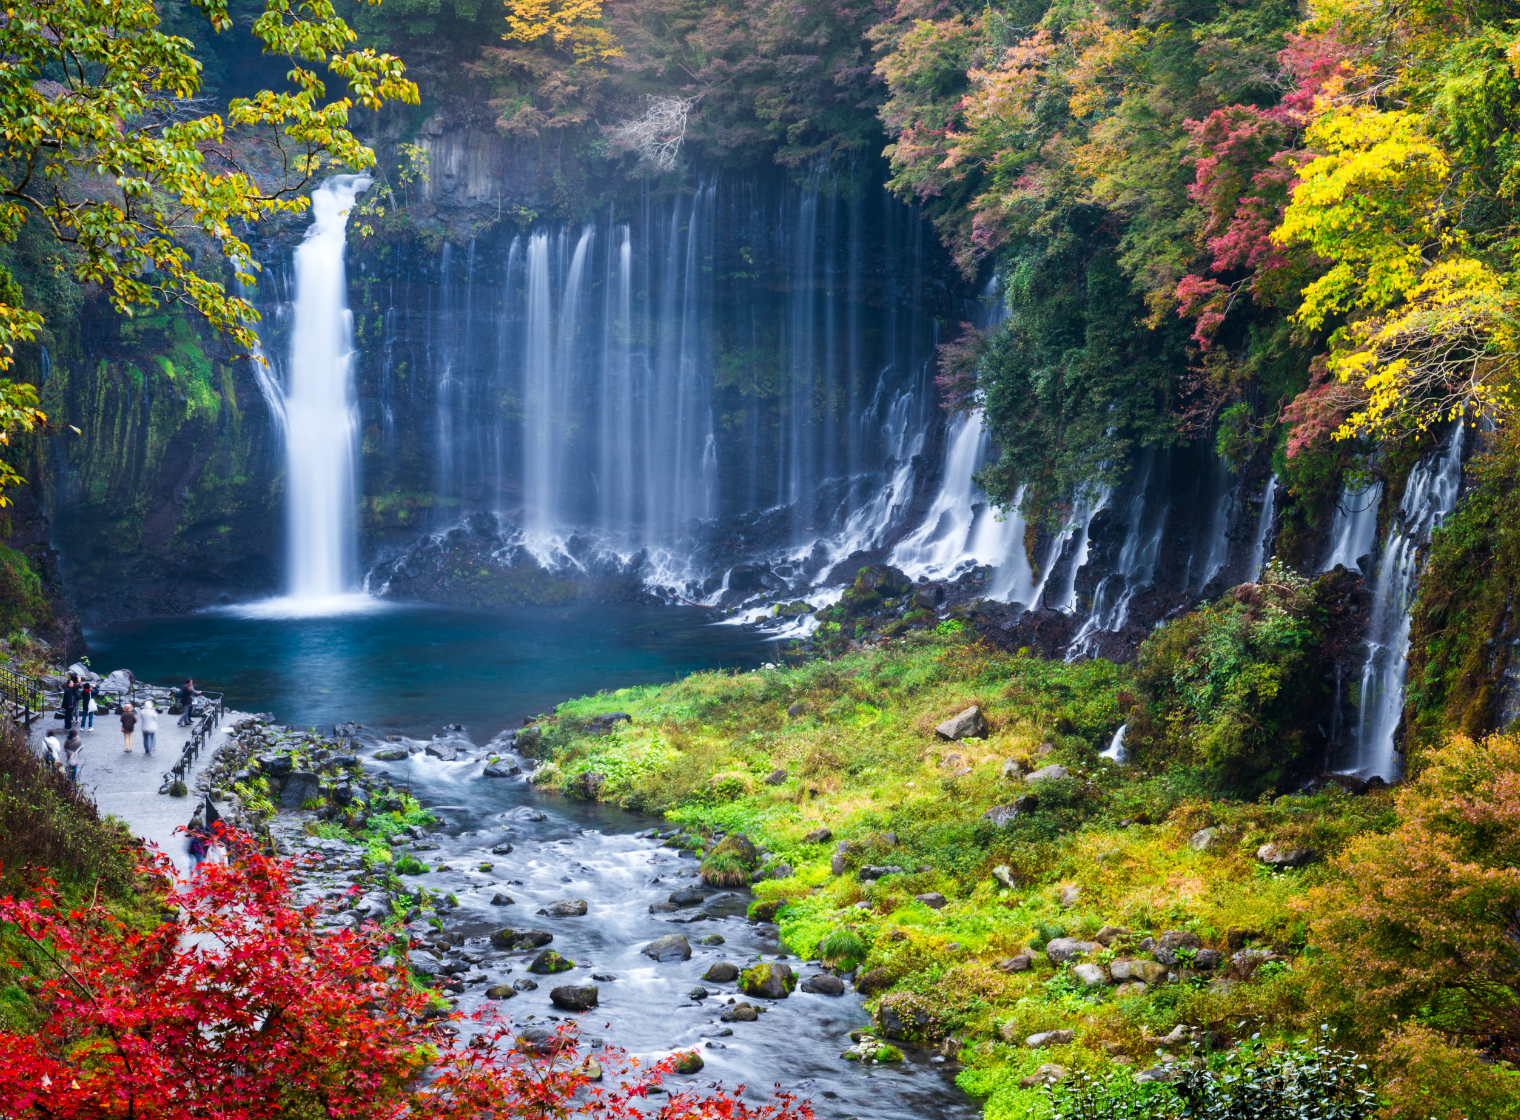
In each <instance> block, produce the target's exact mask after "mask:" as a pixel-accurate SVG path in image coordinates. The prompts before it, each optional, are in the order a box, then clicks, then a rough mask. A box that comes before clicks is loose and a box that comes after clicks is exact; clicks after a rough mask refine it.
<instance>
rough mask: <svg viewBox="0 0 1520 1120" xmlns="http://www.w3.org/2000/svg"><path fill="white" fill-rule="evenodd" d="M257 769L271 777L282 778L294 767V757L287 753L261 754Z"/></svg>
mask: <svg viewBox="0 0 1520 1120" xmlns="http://www.w3.org/2000/svg"><path fill="white" fill-rule="evenodd" d="M259 769H260V770H262V771H263V772H264V773H266V774H268V775H269V776H270V777H271V778H283V777H284V776H285V775H286V774H289V773H290V772H291V770H293V769H295V759H293V758H291V757H290V755H288V754H261V755H259Z"/></svg>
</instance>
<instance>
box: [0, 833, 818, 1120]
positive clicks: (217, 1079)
mask: <svg viewBox="0 0 1520 1120" xmlns="http://www.w3.org/2000/svg"><path fill="white" fill-rule="evenodd" d="M243 839H244V838H241V837H239V836H237V835H233V836H232V837H231V840H232V841H233V844H234V846H235V847H237V846H243V847H245V848H246V845H241V841H242V840H243ZM141 870H142V874H143V875H144V877H145V880H146V881H147V882H149V883H152V884H153V885H154V887H155V889H156V890H158V891H160V892H162V893H161V896H160V897H161V898H162V900H163V902H164V905H165V907H166V909H165V911H164V918H163V920H162V921H160V922H158V923H156V924H151V925H150V926H149V927H148V928H136V927H134V926H133V925H131V924H130V923H128V922H125V921H123V920H122V919H120V918H119V917H117V916H115V915H114V914H113V913H111V912H110V911H108V910H107V909H106V908H105V907H103V906H101V905H99V904H89V905H83V906H79V907H74V908H70V907H67V906H66V905H65V904H64V903H63V900H62V897H61V895H60V893H59V891H58V890H57V889H56V887H55V886H54V885H53V884H51V883H43V884H42V885H41V886H39V887H37V888H36V889H35V890H33V891H31V892H30V893H29V894H27V895H25V896H24V897H7V898H5V899H3V900H0V922H4V923H6V924H7V925H8V926H10V927H13V929H12V930H11V932H12V933H13V934H14V936H12V937H11V938H10V941H11V943H12V944H19V945H21V946H23V950H22V951H21V952H18V953H17V954H16V956H17V958H18V959H14V960H11V961H9V962H8V965H7V968H8V971H9V973H10V975H9V976H8V977H6V979H7V980H8V981H9V982H12V983H15V984H17V985H18V986H20V987H22V988H23V989H24V990H25V991H27V992H28V993H29V994H30V996H31V997H32V998H33V1000H34V1001H35V1004H36V1007H37V1010H38V1012H39V1024H40V1025H39V1026H38V1028H37V1030H36V1031H35V1033H30V1034H23V1033H11V1032H6V1033H0V1115H4V1116H7V1117H21V1116H35V1117H47V1118H56V1120H104V1118H106V1117H113V1118H114V1117H123V1118H126V1117H132V1118H144V1120H146V1118H150V1117H151V1118H153V1120H179V1118H186V1120H188V1118H190V1117H198V1118H199V1117H217V1118H224V1120H256V1118H261V1117H276V1116H278V1117H342V1118H345V1120H380V1118H390V1117H402V1116H408V1117H429V1118H438V1120H445V1118H461V1120H462V1118H465V1117H470V1118H475V1117H487V1116H490V1117H495V1118H506V1117H551V1116H552V1117H568V1116H588V1117H598V1118H607V1120H614V1118H622V1117H636V1116H640V1117H661V1118H666V1120H676V1118H681V1120H687V1118H690V1120H698V1118H706V1117H734V1118H755V1120H760V1118H774V1120H791V1118H796V1120H807V1118H809V1117H811V1115H812V1113H811V1111H810V1109H809V1108H808V1106H807V1105H806V1104H805V1103H802V1104H798V1103H795V1102H793V1101H792V1100H791V1098H789V1097H781V1098H778V1100H776V1101H775V1102H773V1103H771V1104H768V1105H764V1106H759V1107H751V1106H749V1105H746V1104H744V1103H743V1102H741V1101H739V1100H737V1099H736V1098H734V1097H731V1096H728V1095H724V1094H722V1093H719V1094H718V1095H716V1096H714V1097H711V1098H707V1099H702V1100H698V1099H695V1098H694V1097H692V1096H690V1095H687V1094H682V1093H677V1094H673V1095H670V1096H665V1097H661V1098H659V1099H660V1100H661V1101H662V1102H663V1103H660V1104H658V1105H656V1104H653V1103H651V1102H650V1099H649V1092H650V1089H651V1088H653V1087H654V1086H656V1085H658V1083H659V1081H660V1079H661V1077H662V1076H663V1075H664V1074H665V1073H666V1072H668V1070H667V1066H668V1063H663V1064H657V1065H655V1066H652V1067H649V1068H644V1069H640V1068H639V1064H638V1062H637V1061H636V1060H634V1059H631V1058H628V1057H626V1056H622V1055H619V1054H617V1053H615V1052H613V1053H609V1052H608V1051H605V1050H604V1051H599V1052H598V1061H599V1062H601V1063H602V1064H603V1065H604V1066H606V1067H607V1080H606V1083H605V1087H604V1086H603V1085H597V1084H594V1083H592V1082H591V1080H590V1079H589V1077H588V1073H587V1068H586V1066H585V1055H584V1054H582V1053H581V1052H580V1051H579V1049H578V1036H577V1032H576V1030H575V1028H574V1027H573V1026H570V1025H564V1026H562V1027H561V1028H560V1030H559V1032H558V1034H556V1035H554V1036H550V1037H549V1038H548V1039H544V1038H541V1037H540V1038H536V1039H534V1040H533V1041H531V1042H529V1041H527V1040H524V1039H522V1038H519V1037H518V1036H517V1034H516V1032H515V1031H514V1030H513V1028H512V1025H511V1023H510V1021H508V1020H505V1019H502V1018H498V1017H495V1016H492V1015H485V1016H480V1017H477V1018H475V1019H473V1020H470V1021H468V1022H466V1021H461V1019H460V1017H459V1016H458V1015H457V1014H455V1015H446V1014H440V1013H439V1011H438V1010H437V1009H436V1008H435V1005H434V996H433V994H432V993H431V992H429V991H427V990H426V989H423V988H421V987H419V986H417V985H416V984H415V983H414V982H413V981H412V979H411V977H410V976H409V975H408V972H407V970H406V967H405V965H404V964H402V963H399V961H398V957H399V958H400V959H401V960H404V953H398V952H397V950H398V948H400V946H398V945H397V944H396V943H394V942H391V941H389V940H388V939H387V938H386V937H385V936H384V935H382V933H381V932H380V931H379V930H378V929H377V928H375V927H369V928H367V929H364V930H360V931H354V930H341V931H338V932H331V931H324V930H321V929H319V928H318V926H317V925H316V910H315V908H314V907H306V908H297V907H295V906H293V905H291V901H290V891H291V886H292V882H293V876H294V874H295V868H294V866H293V864H292V863H290V862H283V861H279V860H275V859H271V858H268V857H265V856H263V855H260V854H258V853H257V852H254V851H252V850H247V852H246V854H245V855H243V856H242V857H241V858H239V859H237V860H236V861H235V862H234V863H233V864H232V865H230V866H225V867H220V866H207V867H204V868H202V870H201V872H200V873H199V874H198V875H197V876H196V877H195V878H194V879H193V880H192V881H190V882H188V883H181V884H175V883H174V882H173V881H172V880H171V878H170V874H169V871H168V865H167V862H166V861H163V860H162V859H157V860H151V859H150V860H148V861H146V862H145V864H144V866H143V867H142V869H141ZM171 907H172V908H171Z"/></svg>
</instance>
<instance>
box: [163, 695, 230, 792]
mask: <svg viewBox="0 0 1520 1120" xmlns="http://www.w3.org/2000/svg"><path fill="white" fill-rule="evenodd" d="M223 698H224V694H223V693H220V692H203V693H201V694H200V699H201V700H204V701H205V704H204V706H203V707H202V709H201V714H200V715H199V716H198V717H196V719H195V720H194V721H193V722H192V723H191V725H190V737H189V738H188V739H186V740H185V746H184V748H183V749H182V750H181V751H180V754H179V761H178V762H176V763H175V764H174V765H173V766H172V767H170V768H169V770H168V772H167V773H165V774H164V783H163V785H161V786H159V787H158V792H159V793H168V792H169V791H170V790H171V789H173V788H174V783H175V782H183V781H184V780H185V775H186V774H188V773H190V768H191V767H192V766H194V765H195V760H196V758H198V757H199V756H200V753H201V748H203V747H204V746H205V745H206V742H207V740H209V739H210V738H211V733H212V732H213V731H215V730H216V727H217V724H219V723H221V721H222V715H223V714H224V712H225V711H226V705H225V704H223V702H222V701H223ZM190 703H191V711H194V710H195V709H194V704H195V701H194V700H192V701H191V702H190Z"/></svg>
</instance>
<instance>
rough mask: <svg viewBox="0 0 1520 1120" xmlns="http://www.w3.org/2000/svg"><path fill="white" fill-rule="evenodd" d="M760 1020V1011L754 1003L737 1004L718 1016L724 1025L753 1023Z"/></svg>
mask: <svg viewBox="0 0 1520 1120" xmlns="http://www.w3.org/2000/svg"><path fill="white" fill-rule="evenodd" d="M758 1018H760V1009H759V1008H758V1007H756V1006H755V1005H754V1004H752V1003H736V1004H734V1005H733V1006H732V1007H730V1008H727V1009H726V1010H725V1011H724V1012H723V1014H721V1015H719V1016H718V1021H719V1022H722V1023H753V1022H754V1021H755V1020H756V1019H758Z"/></svg>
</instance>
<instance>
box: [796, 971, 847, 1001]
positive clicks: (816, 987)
mask: <svg viewBox="0 0 1520 1120" xmlns="http://www.w3.org/2000/svg"><path fill="white" fill-rule="evenodd" d="M802 990H803V991H804V992H812V993H814V994H815V995H820V996H842V995H844V981H843V980H841V979H840V978H839V977H837V976H830V975H828V974H827V973H822V974H820V975H818V976H809V977H808V978H807V979H806V980H804V981H803V982H802Z"/></svg>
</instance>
